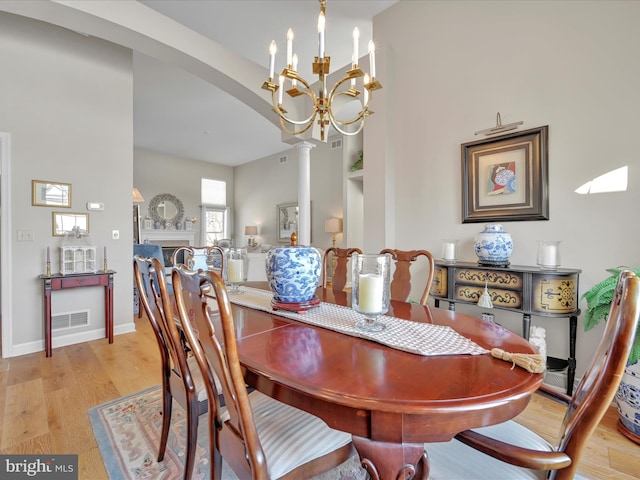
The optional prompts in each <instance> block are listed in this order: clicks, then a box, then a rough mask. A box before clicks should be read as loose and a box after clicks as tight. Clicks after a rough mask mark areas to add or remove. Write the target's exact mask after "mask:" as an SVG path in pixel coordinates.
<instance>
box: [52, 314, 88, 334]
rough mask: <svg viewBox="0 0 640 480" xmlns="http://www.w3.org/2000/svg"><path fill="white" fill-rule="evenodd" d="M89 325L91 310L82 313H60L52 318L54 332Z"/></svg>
mask: <svg viewBox="0 0 640 480" xmlns="http://www.w3.org/2000/svg"><path fill="white" fill-rule="evenodd" d="M84 325H89V310H83V311H80V312H69V313H59V314H58V315H52V316H51V329H52V330H65V329H67V328H73V327H82V326H84Z"/></svg>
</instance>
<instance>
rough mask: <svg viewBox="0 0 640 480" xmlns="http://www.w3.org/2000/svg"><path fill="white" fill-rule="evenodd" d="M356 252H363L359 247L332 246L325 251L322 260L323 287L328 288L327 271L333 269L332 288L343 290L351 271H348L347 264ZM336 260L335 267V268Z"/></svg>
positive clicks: (336, 290) (337, 290) (335, 290)
mask: <svg viewBox="0 0 640 480" xmlns="http://www.w3.org/2000/svg"><path fill="white" fill-rule="evenodd" d="M354 253H362V250H360V249H359V248H338V247H330V248H327V249H326V250H325V252H324V256H323V257H324V258H323V262H322V287H323V288H327V278H328V277H329V275H327V271H328V270H329V271H331V272H332V273H331V289H332V290H333V291H334V292H342V291H343V290H344V287H345V285H346V284H347V279H348V278H349V272H348V271H347V264H348V263H349V259H350V258H351V255H353V254H354ZM334 260H335V268H334Z"/></svg>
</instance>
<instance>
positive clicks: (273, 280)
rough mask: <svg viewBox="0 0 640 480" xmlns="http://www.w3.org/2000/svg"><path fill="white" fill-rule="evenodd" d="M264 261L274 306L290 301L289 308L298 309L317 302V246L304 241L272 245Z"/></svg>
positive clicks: (318, 276) (318, 265)
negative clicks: (300, 243) (303, 242)
mask: <svg viewBox="0 0 640 480" xmlns="http://www.w3.org/2000/svg"><path fill="white" fill-rule="evenodd" d="M265 262H266V273H267V280H268V282H269V288H271V291H272V292H273V301H272V305H273V306H274V308H276V307H279V308H282V309H287V308H288V307H287V304H291V306H292V308H290V309H291V310H300V309H303V307H305V306H313V305H316V304H318V303H319V300H318V297H317V296H316V289H317V288H318V284H319V281H320V273H321V268H322V257H321V255H320V252H319V251H318V250H317V249H316V248H314V247H310V246H303V245H287V246H278V247H273V248H271V249H270V250H269V251H268V252H267V256H266V260H265Z"/></svg>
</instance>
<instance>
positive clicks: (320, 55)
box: [318, 12, 325, 60]
mask: <svg viewBox="0 0 640 480" xmlns="http://www.w3.org/2000/svg"><path fill="white" fill-rule="evenodd" d="M324 24H325V18H324V13H322V12H320V15H319V16H318V58H319V59H320V60H322V59H323V58H324Z"/></svg>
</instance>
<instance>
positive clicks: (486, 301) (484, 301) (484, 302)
mask: <svg viewBox="0 0 640 480" xmlns="http://www.w3.org/2000/svg"><path fill="white" fill-rule="evenodd" d="M488 278H489V276H488V275H485V277H484V293H483V294H482V295H480V298H479V299H478V306H479V307H482V308H493V302H492V301H491V295H489V290H488V289H487V286H488V282H489V280H488Z"/></svg>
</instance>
